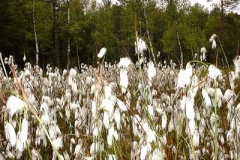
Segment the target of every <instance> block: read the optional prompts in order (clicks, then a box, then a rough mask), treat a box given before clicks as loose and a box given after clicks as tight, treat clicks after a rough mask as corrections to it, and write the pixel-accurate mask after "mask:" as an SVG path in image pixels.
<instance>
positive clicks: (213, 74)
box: [208, 64, 222, 80]
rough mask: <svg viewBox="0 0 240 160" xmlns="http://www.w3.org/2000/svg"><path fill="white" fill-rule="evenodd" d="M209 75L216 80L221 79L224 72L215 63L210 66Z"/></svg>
mask: <svg viewBox="0 0 240 160" xmlns="http://www.w3.org/2000/svg"><path fill="white" fill-rule="evenodd" d="M208 77H210V78H212V79H214V80H216V79H217V78H219V79H220V80H221V79H222V73H221V71H220V70H219V69H218V68H217V67H215V66H214V65H212V64H211V65H210V66H209V67H208Z"/></svg>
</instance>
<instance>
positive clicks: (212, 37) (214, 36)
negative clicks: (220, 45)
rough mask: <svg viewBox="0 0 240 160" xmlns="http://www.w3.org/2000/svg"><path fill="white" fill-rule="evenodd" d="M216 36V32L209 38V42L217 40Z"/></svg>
mask: <svg viewBox="0 0 240 160" xmlns="http://www.w3.org/2000/svg"><path fill="white" fill-rule="evenodd" d="M216 37H217V35H216V34H213V35H212V36H211V38H210V39H209V42H212V41H213V40H215V38H216Z"/></svg>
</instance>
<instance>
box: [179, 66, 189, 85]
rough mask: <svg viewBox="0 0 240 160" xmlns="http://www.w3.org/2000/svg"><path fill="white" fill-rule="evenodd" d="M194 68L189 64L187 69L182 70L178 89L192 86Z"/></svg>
mask: <svg viewBox="0 0 240 160" xmlns="http://www.w3.org/2000/svg"><path fill="white" fill-rule="evenodd" d="M191 76H192V66H191V64H190V63H187V65H186V69H185V70H184V69H181V70H180V72H179V73H178V79H177V88H185V87H186V86H189V85H190V84H191Z"/></svg>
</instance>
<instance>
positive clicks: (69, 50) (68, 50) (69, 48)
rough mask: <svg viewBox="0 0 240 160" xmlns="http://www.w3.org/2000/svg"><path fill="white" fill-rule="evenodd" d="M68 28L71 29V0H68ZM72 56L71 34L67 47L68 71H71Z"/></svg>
mask: <svg viewBox="0 0 240 160" xmlns="http://www.w3.org/2000/svg"><path fill="white" fill-rule="evenodd" d="M67 3H68V28H69V27H70V0H68V2H67ZM70 54H71V42H70V34H69V33H68V45H67V70H69V69H70V56H71V55H70Z"/></svg>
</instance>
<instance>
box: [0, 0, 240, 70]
mask: <svg viewBox="0 0 240 160" xmlns="http://www.w3.org/2000/svg"><path fill="white" fill-rule="evenodd" d="M103 3H104V5H99V4H97V3H96V1H89V0H11V1H9V0H2V1H1V3H0V51H1V52H2V53H3V56H8V55H13V56H14V57H15V60H16V62H17V64H20V65H23V64H24V61H23V56H24V55H25V56H26V57H27V61H29V62H31V63H32V64H38V65H40V66H42V67H44V66H46V65H47V64H48V63H50V64H51V65H53V66H58V67H60V68H69V67H75V66H76V67H80V65H81V64H82V63H84V64H89V65H96V63H97V53H98V52H99V50H100V49H101V48H102V47H106V48H107V54H106V57H105V60H106V61H108V62H112V63H115V62H116V61H118V60H119V58H120V57H123V56H129V57H131V59H132V60H133V61H136V60H137V56H136V55H135V45H134V42H135V40H136V36H138V37H141V38H142V39H143V40H144V41H145V42H146V43H147V45H148V48H149V49H148V51H147V52H149V53H150V52H151V53H152V55H153V57H155V58H156V62H162V61H164V60H167V61H168V60H170V59H172V60H173V61H175V62H176V63H177V64H179V65H180V64H182V63H183V64H185V63H186V62H188V61H190V60H193V59H196V58H197V59H198V58H199V55H200V49H201V48H202V47H205V48H206V50H207V54H206V55H207V62H210V63H213V62H215V59H216V55H218V57H219V58H218V61H219V62H218V63H219V64H221V65H223V66H224V65H226V62H225V60H224V57H223V53H224V54H226V57H227V59H228V60H229V62H230V64H231V63H232V59H233V58H234V57H235V56H236V54H239V38H240V15H238V14H236V13H226V12H224V6H223V5H219V6H218V5H216V6H215V7H214V8H213V10H211V11H208V10H207V9H204V7H203V6H201V5H199V4H195V5H194V6H191V5H190V3H189V1H184V0H161V1H159V0H118V5H116V4H111V3H112V2H111V1H110V0H104V1H103ZM161 4H164V6H165V7H161V6H162V5H161ZM224 5H227V3H225V4H224ZM212 34H216V35H217V36H218V41H217V47H216V48H211V43H209V38H210V37H211V36H212Z"/></svg>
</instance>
